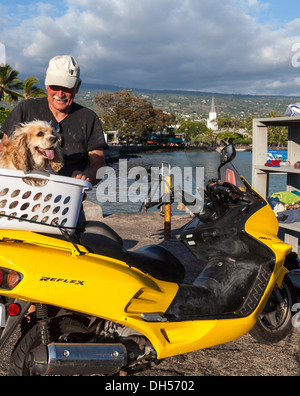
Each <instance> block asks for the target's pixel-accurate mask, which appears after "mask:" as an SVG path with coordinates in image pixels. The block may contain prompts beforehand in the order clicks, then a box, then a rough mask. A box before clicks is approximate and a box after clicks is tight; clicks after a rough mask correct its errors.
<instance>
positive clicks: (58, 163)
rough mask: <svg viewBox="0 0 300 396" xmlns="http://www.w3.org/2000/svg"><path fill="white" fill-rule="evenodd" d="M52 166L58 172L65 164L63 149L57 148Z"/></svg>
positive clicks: (51, 162)
mask: <svg viewBox="0 0 300 396" xmlns="http://www.w3.org/2000/svg"><path fill="white" fill-rule="evenodd" d="M50 165H51V168H52V169H53V170H54V172H58V171H60V170H61V168H62V167H63V166H64V161H63V155H62V150H61V149H60V148H59V149H58V148H56V149H55V153H54V158H53V160H52V161H50Z"/></svg>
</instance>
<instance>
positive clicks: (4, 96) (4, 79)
mask: <svg viewBox="0 0 300 396" xmlns="http://www.w3.org/2000/svg"><path fill="white" fill-rule="evenodd" d="M18 75H19V72H18V71H17V70H13V69H12V68H11V67H10V66H9V65H0V102H1V101H2V100H3V101H8V103H9V104H11V103H12V102H14V101H17V100H18V99H19V98H20V97H21V98H22V97H23V95H22V94H20V93H19V92H16V90H19V89H22V88H23V83H22V81H21V80H20V79H19V77H18Z"/></svg>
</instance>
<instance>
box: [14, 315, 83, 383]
mask: <svg viewBox="0 0 300 396" xmlns="http://www.w3.org/2000/svg"><path fill="white" fill-rule="evenodd" d="M50 326H51V336H52V339H53V341H55V342H80V336H81V335H83V334H85V333H86V332H87V330H86V327H85V326H84V325H83V324H82V323H80V322H78V321H76V320H73V319H70V318H63V319H60V320H57V321H55V320H54V321H53V322H52V323H51V325H50ZM39 345H41V336H40V330H39V327H38V325H37V324H36V325H35V326H34V327H33V328H32V329H31V330H30V331H29V332H28V333H27V334H26V335H25V336H24V338H23V339H22V340H21V341H20V342H19V344H18V345H17V347H16V349H15V350H14V352H13V354H12V357H11V361H10V370H9V376H13V377H27V376H34V375H35V374H34V373H33V372H31V371H30V370H29V368H28V367H27V364H26V363H27V359H28V355H29V353H30V351H31V350H32V349H34V348H36V347H38V346H39Z"/></svg>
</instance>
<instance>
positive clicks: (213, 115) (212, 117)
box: [207, 96, 218, 131]
mask: <svg viewBox="0 0 300 396" xmlns="http://www.w3.org/2000/svg"><path fill="white" fill-rule="evenodd" d="M207 128H210V129H212V130H213V131H217V130H218V123H217V112H216V106H215V97H214V96H213V97H212V101H211V108H210V112H209V116H208V120H207Z"/></svg>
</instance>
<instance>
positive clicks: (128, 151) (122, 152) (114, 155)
mask: <svg viewBox="0 0 300 396" xmlns="http://www.w3.org/2000/svg"><path fill="white" fill-rule="evenodd" d="M177 151H199V152H215V151H217V147H205V146H203V147H200V146H185V145H180V146H163V145H158V146H149V145H132V146H121V145H116V146H108V149H107V150H105V152H104V153H105V160H106V162H107V163H109V162H115V161H118V160H119V159H120V158H130V157H134V156H136V155H138V154H140V153H146V152H148V153H161V152H177ZM236 151H248V152H252V146H236Z"/></svg>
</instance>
